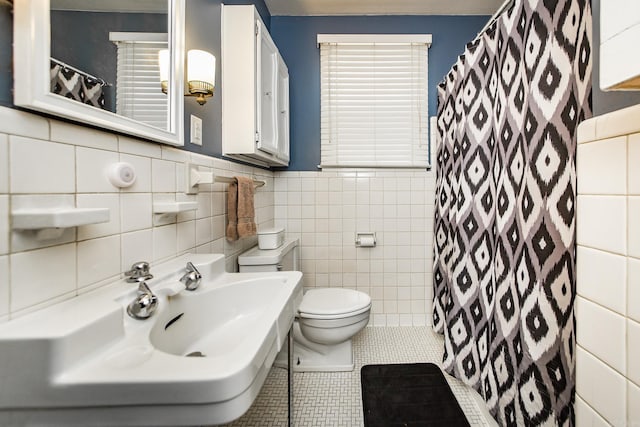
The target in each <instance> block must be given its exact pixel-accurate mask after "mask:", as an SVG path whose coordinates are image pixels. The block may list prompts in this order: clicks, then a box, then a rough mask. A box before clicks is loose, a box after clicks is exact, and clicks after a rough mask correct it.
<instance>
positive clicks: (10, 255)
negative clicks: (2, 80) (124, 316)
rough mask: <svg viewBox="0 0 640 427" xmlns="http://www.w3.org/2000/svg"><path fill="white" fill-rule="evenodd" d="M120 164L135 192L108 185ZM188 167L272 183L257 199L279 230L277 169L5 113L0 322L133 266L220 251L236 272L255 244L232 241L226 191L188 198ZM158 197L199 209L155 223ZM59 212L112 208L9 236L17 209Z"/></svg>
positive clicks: (265, 218) (208, 190) (1, 129)
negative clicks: (47, 231)
mask: <svg viewBox="0 0 640 427" xmlns="http://www.w3.org/2000/svg"><path fill="white" fill-rule="evenodd" d="M118 161H123V162H128V163H131V164H132V165H133V166H134V168H135V170H136V174H137V180H136V183H135V184H134V185H133V186H131V187H129V188H126V189H120V188H117V187H114V186H113V185H112V184H111V183H110V182H109V181H108V179H107V176H106V168H107V167H108V166H109V165H110V164H112V163H115V162H118ZM187 161H188V162H192V163H195V164H198V165H200V166H201V168H203V169H204V170H205V171H207V172H213V173H215V174H216V175H223V176H234V175H244V176H254V177H256V178H258V179H262V180H266V181H267V185H266V186H264V187H262V188H260V189H259V190H258V191H257V194H256V199H255V206H256V220H257V222H258V226H259V227H269V226H272V225H273V221H274V179H273V173H272V172H271V171H268V170H264V169H260V168H254V167H250V166H245V165H239V164H236V163H232V162H228V161H226V160H221V159H213V158H211V157H208V156H203V155H199V154H194V153H189V152H186V151H182V150H178V149H175V148H173V147H167V146H161V145H160V144H153V143H149V142H145V141H141V140H137V139H134V138H130V137H125V136H121V135H116V134H114V133H110V132H104V131H100V130H95V129H90V128H86V127H82V126H77V125H74V124H70V123H64V122H59V121H56V120H52V119H46V118H43V117H41V116H38V115H36V114H30V113H26V112H23V111H18V110H14V109H10V108H4V107H0V322H4V321H8V320H10V319H12V318H15V317H19V316H20V315H23V314H26V313H29V312H32V311H34V310H38V309H41V308H44V307H47V306H49V305H51V304H54V303H56V302H59V301H62V300H64V299H68V298H73V297H74V296H76V295H78V294H80V293H83V292H87V291H88V290H91V289H95V288H97V287H100V286H103V285H105V284H107V283H109V282H110V281H113V280H116V279H117V278H119V277H121V276H122V272H123V271H125V270H126V269H128V268H129V267H130V266H131V264H132V263H133V262H136V261H141V260H146V261H150V262H151V263H152V268H153V262H160V261H164V260H167V259H170V258H173V257H176V256H178V255H181V254H183V253H186V252H218V253H224V254H225V256H226V258H227V269H228V270H229V271H235V270H236V269H237V267H236V265H237V257H238V255H239V254H240V253H241V252H243V251H244V250H246V249H248V248H250V247H252V246H254V245H255V244H256V243H257V239H256V238H249V239H244V240H243V241H240V242H235V243H229V242H227V241H226V239H225V226H226V211H227V208H226V190H227V185H226V184H215V185H210V184H208V185H201V186H200V193H199V194H198V195H197V196H193V195H186V194H184V173H185V172H184V171H185V167H184V163H185V162H187ZM159 199H165V200H167V199H168V200H178V201H180V200H197V201H198V210H197V211H196V212H186V213H182V214H179V215H177V216H170V217H166V218H159V217H160V215H154V214H153V200H159ZM60 204H65V205H66V206H76V207H106V208H109V210H110V220H109V222H106V223H103V224H95V225H87V226H82V227H77V229H76V228H71V229H67V230H66V231H65V232H64V233H63V235H62V237H60V238H58V239H53V240H44V241H37V240H36V239H35V238H34V236H33V232H31V231H16V230H12V229H11V226H10V224H11V212H12V210H15V209H17V208H20V207H47V206H56V205H60Z"/></svg>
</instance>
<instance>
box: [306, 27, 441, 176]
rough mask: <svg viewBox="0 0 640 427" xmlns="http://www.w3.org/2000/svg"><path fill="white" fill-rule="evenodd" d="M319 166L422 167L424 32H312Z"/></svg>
mask: <svg viewBox="0 0 640 427" xmlns="http://www.w3.org/2000/svg"><path fill="white" fill-rule="evenodd" d="M318 43H319V44H320V66H321V166H323V167H332V166H333V167H427V166H428V158H429V131H428V123H429V120H428V111H427V77H428V73H427V66H428V58H427V52H428V48H429V46H430V44H431V35H424V34H423V35H318Z"/></svg>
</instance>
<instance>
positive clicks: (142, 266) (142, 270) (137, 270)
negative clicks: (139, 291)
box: [124, 261, 149, 276]
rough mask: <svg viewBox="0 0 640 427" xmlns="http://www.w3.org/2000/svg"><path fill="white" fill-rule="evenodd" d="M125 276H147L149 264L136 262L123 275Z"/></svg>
mask: <svg viewBox="0 0 640 427" xmlns="http://www.w3.org/2000/svg"><path fill="white" fill-rule="evenodd" d="M124 274H125V275H127V276H136V275H137V276H141V275H143V274H149V263H148V262H147V261H138V262H136V263H134V264H133V265H132V266H131V269H130V270H129V271H127V272H125V273H124Z"/></svg>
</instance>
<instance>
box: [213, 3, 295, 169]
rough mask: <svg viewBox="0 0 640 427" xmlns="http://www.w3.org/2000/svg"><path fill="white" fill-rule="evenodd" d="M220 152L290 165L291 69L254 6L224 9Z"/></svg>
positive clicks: (266, 162)
mask: <svg viewBox="0 0 640 427" xmlns="http://www.w3.org/2000/svg"><path fill="white" fill-rule="evenodd" d="M222 154H223V155H225V156H227V157H232V158H236V159H240V160H243V161H246V162H249V163H253V164H258V165H263V166H286V165H288V164H289V70H288V69H287V65H286V64H285V62H284V60H283V59H282V57H281V56H280V53H279V52H278V48H277V47H276V45H275V44H274V43H273V40H272V39H271V36H270V35H269V32H268V31H267V28H266V26H265V25H264V23H263V22H262V20H261V19H260V15H259V14H258V12H257V11H256V9H255V7H254V6H253V5H230V6H224V7H223V10H222Z"/></svg>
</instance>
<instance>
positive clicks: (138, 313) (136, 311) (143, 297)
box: [127, 279, 158, 319]
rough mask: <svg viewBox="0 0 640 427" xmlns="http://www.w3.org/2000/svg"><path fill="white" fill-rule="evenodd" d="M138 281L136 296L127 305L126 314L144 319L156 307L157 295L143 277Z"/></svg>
mask: <svg viewBox="0 0 640 427" xmlns="http://www.w3.org/2000/svg"><path fill="white" fill-rule="evenodd" d="M139 283H140V284H139V285H138V296H136V299H134V300H133V301H132V302H131V303H130V304H129V305H128V306H127V314H128V315H129V316H131V317H133V318H134V319H146V318H148V317H150V316H151V315H152V314H153V313H154V312H155V311H156V309H157V308H158V297H157V296H155V295H154V294H153V292H151V289H149V286H147V284H146V282H145V281H144V279H141V280H140V281H139Z"/></svg>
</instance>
